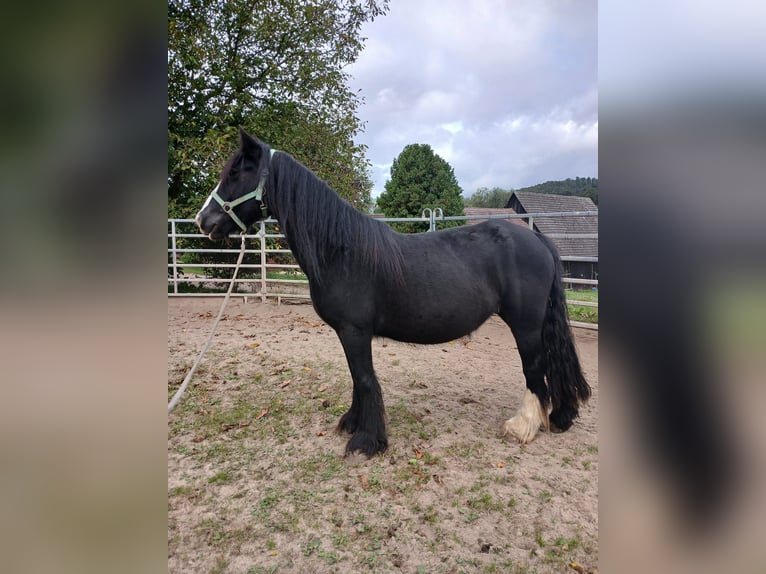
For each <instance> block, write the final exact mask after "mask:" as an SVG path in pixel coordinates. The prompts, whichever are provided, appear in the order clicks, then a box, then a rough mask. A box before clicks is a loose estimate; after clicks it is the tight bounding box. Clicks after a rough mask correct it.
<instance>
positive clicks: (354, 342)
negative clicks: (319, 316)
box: [338, 327, 388, 456]
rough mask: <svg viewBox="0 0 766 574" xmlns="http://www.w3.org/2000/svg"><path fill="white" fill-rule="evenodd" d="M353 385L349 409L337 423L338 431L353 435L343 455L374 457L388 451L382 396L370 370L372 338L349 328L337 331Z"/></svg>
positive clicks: (372, 370) (373, 372)
mask: <svg viewBox="0 0 766 574" xmlns="http://www.w3.org/2000/svg"><path fill="white" fill-rule="evenodd" d="M338 337H340V342H341V344H342V345H343V351H344V352H345V354H346V360H347V361H348V368H349V370H350V371H351V378H352V379H353V381H354V392H353V395H352V399H351V407H350V408H349V409H348V412H346V414H344V415H343V416H342V417H341V418H340V421H339V422H338V431H339V432H342V431H346V432H350V433H352V434H353V436H352V437H351V439H350V440H349V441H348V444H347V445H346V454H350V453H354V452H362V453H364V454H365V455H367V456H374V455H376V454H378V453H379V452H383V451H384V450H386V448H387V447H388V438H387V437H386V422H385V409H384V408H383V394H382V391H381V389H380V384H379V383H378V379H377V377H376V376H375V370H374V369H373V366H372V335H371V334H370V333H366V332H364V331H362V330H360V329H356V328H353V327H349V328H342V329H338Z"/></svg>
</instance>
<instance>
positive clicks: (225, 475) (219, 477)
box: [207, 470, 234, 484]
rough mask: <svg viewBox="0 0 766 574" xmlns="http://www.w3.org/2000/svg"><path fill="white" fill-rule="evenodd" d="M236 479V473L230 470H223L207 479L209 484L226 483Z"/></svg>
mask: <svg viewBox="0 0 766 574" xmlns="http://www.w3.org/2000/svg"><path fill="white" fill-rule="evenodd" d="M232 480H234V474H233V473H231V472H229V471H228V470H222V471H221V472H218V473H216V474H215V475H213V476H211V477H210V478H208V479H207V482H208V484H226V483H229V482H231V481H232Z"/></svg>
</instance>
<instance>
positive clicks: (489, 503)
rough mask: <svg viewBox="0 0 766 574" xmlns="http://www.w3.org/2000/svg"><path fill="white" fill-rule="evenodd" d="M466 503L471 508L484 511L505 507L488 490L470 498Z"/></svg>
mask: <svg viewBox="0 0 766 574" xmlns="http://www.w3.org/2000/svg"><path fill="white" fill-rule="evenodd" d="M466 504H467V505H468V507H469V508H472V509H474V510H478V511H483V512H492V511H498V510H502V509H503V505H502V503H500V502H498V501H496V500H495V499H494V498H492V495H491V494H490V493H488V492H483V493H482V494H480V495H479V496H477V497H475V498H471V499H469V500H468V501H467V502H466Z"/></svg>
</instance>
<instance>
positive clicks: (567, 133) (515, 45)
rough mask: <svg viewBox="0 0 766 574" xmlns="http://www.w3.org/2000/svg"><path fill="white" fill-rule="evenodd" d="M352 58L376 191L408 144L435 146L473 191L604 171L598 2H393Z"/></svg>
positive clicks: (365, 33) (363, 141)
mask: <svg viewBox="0 0 766 574" xmlns="http://www.w3.org/2000/svg"><path fill="white" fill-rule="evenodd" d="M362 36H363V37H365V38H367V39H366V41H365V48H364V49H363V50H362V53H361V54H360V56H359V58H358V59H357V61H356V62H355V63H354V64H353V65H351V66H349V68H348V71H349V73H350V74H351V76H352V78H351V82H350V84H351V88H352V89H353V90H359V91H360V93H361V95H362V97H363V98H364V104H363V105H362V106H361V107H360V109H359V110H358V114H359V117H360V119H361V120H362V121H363V122H365V124H366V125H365V131H364V133H362V134H361V135H360V136H358V137H357V142H358V143H361V144H365V145H366V146H368V149H367V158H368V159H369V160H370V161H371V162H372V170H371V175H372V180H373V184H374V188H373V193H372V194H373V197H377V196H378V195H380V193H382V192H383V191H384V190H385V187H384V186H385V182H386V181H387V180H388V179H389V178H390V170H391V163H392V161H393V160H394V158H395V157H397V156H398V155H399V154H400V153H401V151H402V150H403V149H404V147H405V146H407V145H408V144H413V143H418V144H429V145H430V146H431V147H432V148H433V150H434V151H435V152H436V153H437V154H438V155H439V156H441V157H442V158H443V159H445V160H446V161H447V162H449V164H450V165H451V166H452V167H453V168H454V171H455V176H456V178H457V181H458V184H459V185H460V187H461V188H462V190H463V196H464V197H469V196H470V195H472V194H473V193H474V192H475V191H476V190H477V189H479V188H481V187H488V188H492V187H501V188H503V189H511V188H514V189H518V188H521V187H525V186H528V185H534V184H537V183H541V182H544V181H550V180H557V179H566V178H568V177H572V178H574V177H578V176H579V177H597V176H598V86H597V80H598V74H597V64H598V61H597V47H598V42H597V3H596V1H595V0H577V1H567V0H558V1H548V0H531V1H518V0H471V2H466V1H465V0H459V1H454V0H417V1H414V0H391V3H390V11H389V12H388V14H386V15H385V16H383V17H380V18H377V19H375V20H374V21H373V22H368V23H366V24H365V25H364V27H363V28H362Z"/></svg>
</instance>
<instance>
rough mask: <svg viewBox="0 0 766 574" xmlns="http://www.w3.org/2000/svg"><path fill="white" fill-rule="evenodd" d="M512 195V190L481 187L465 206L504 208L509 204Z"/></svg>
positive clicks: (466, 201) (467, 200)
mask: <svg viewBox="0 0 766 574" xmlns="http://www.w3.org/2000/svg"><path fill="white" fill-rule="evenodd" d="M511 193H513V191H512V190H510V189H507V190H506V189H501V188H499V187H493V188H492V189H489V188H488V187H480V188H479V189H477V190H476V192H475V193H474V194H473V195H472V196H471V197H469V198H468V199H466V200H465V206H466V207H492V208H502V207H505V204H506V203H508V200H509V199H510V198H511Z"/></svg>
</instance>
